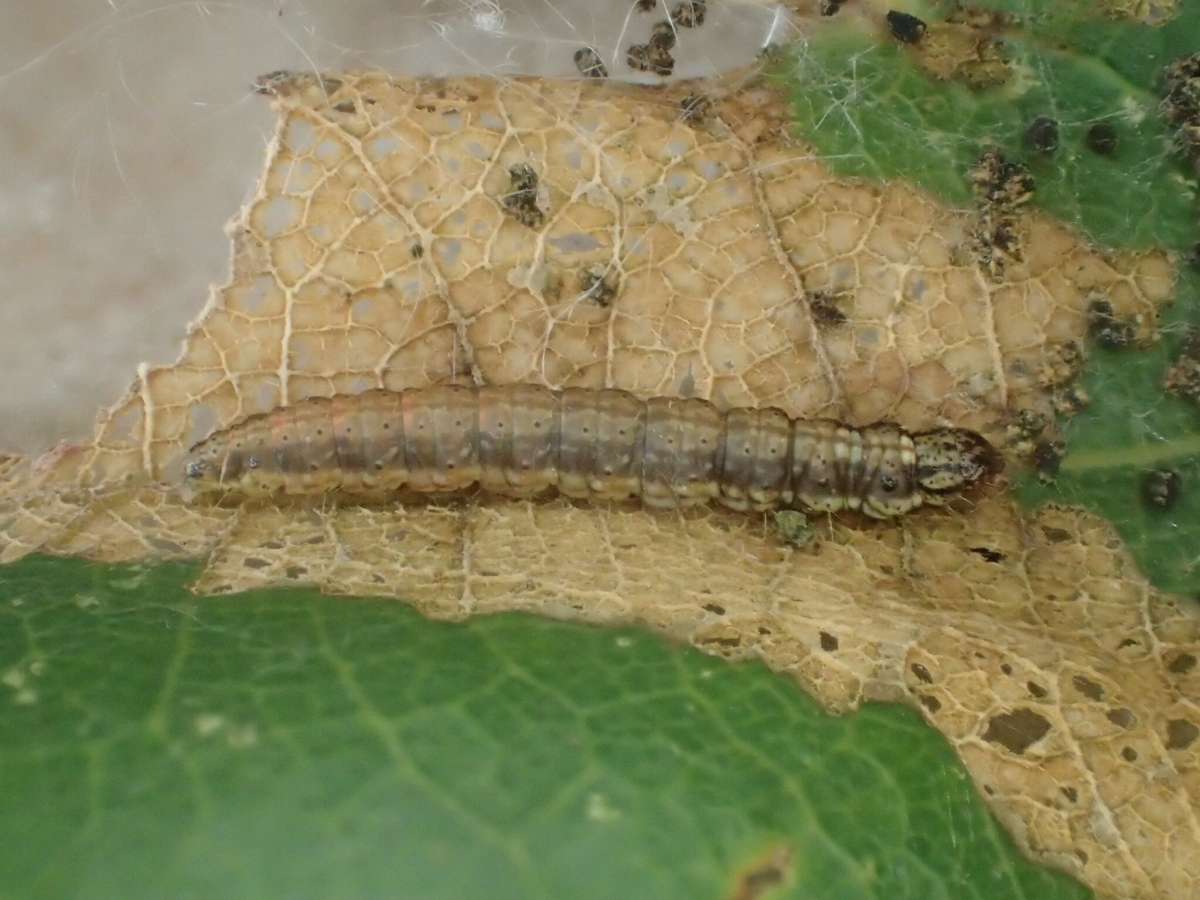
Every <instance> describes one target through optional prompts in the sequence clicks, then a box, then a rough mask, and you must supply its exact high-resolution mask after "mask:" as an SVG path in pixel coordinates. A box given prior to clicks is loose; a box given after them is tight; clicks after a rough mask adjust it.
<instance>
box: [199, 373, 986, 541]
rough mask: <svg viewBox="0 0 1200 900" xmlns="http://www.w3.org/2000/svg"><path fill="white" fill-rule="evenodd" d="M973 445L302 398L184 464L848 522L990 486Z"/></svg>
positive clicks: (628, 417)
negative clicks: (835, 517)
mask: <svg viewBox="0 0 1200 900" xmlns="http://www.w3.org/2000/svg"><path fill="white" fill-rule="evenodd" d="M999 468H1000V458H999V456H998V454H997V453H996V452H995V451H994V450H993V448H992V446H991V445H990V444H989V443H988V442H987V441H986V440H984V439H983V438H982V437H980V436H979V435H978V434H975V433H974V432H972V431H966V430H964V429H960V428H939V429H935V430H933V431H926V432H921V433H918V434H909V433H908V432H906V431H904V430H903V429H901V428H900V427H899V426H897V425H893V424H890V423H880V424H877V425H870V426H867V427H865V428H853V427H851V426H849V425H843V424H841V423H839V422H834V421H830V420H827V419H790V418H788V416H787V415H786V414H785V413H783V412H782V411H781V410H778V409H770V408H768V409H732V410H729V411H728V412H725V413H721V412H720V411H718V410H717V408H716V407H715V406H713V405H712V404H711V403H709V402H708V401H706V400H699V399H671V398H665V397H657V398H653V399H651V400H647V401H643V400H639V399H638V398H637V397H635V396H634V395H633V394H629V393H626V392H625V391H619V390H585V389H578V388H571V389H567V390H564V391H552V390H550V389H548V388H543V387H538V386H535V385H507V386H495V387H480V388H475V387H460V386H454V385H446V386H439V387H427V388H418V389H413V390H407V391H398V392H395V391H385V390H372V391H367V392H365V393H362V394H355V395H338V396H334V397H329V398H319V397H318V398H310V399H308V400H303V401H301V402H299V403H296V404H294V405H292V406H288V407H281V408H279V409H276V410H273V411H271V412H268V413H264V414H262V415H256V416H251V417H249V418H247V419H244V420H242V421H241V422H238V423H235V424H234V425H232V426H231V427H229V428H227V429H225V430H223V431H219V432H217V433H215V434H213V435H211V436H210V437H208V438H206V439H205V440H203V441H201V442H200V443H198V444H196V445H195V446H194V447H192V448H191V450H190V451H188V455H187V460H186V462H185V473H186V480H187V483H188V486H189V489H190V491H191V492H192V493H193V494H228V493H232V494H240V495H246V496H261V495H268V494H273V493H276V492H283V493H287V494H314V493H321V492H324V491H330V490H338V491H341V492H342V493H345V494H349V495H352V496H353V495H361V496H379V495H381V494H388V493H395V492H399V491H401V490H406V491H412V492H417V493H452V492H458V491H464V490H466V489H468V488H472V487H475V486H478V489H480V490H482V491H485V492H488V493H493V494H501V495H505V496H512V497H532V496H536V495H540V494H544V493H548V492H551V491H558V492H559V493H561V494H564V495H566V496H568V497H576V498H588V499H593V500H623V499H627V498H630V497H640V498H641V500H642V502H643V503H645V504H646V505H648V506H663V507H675V506H690V505H692V504H694V503H704V502H708V501H711V500H716V501H717V502H719V503H721V504H723V505H725V506H728V507H731V508H733V509H739V510H746V509H754V510H765V509H773V508H785V509H786V508H795V509H803V510H810V511H830V512H834V511H837V510H840V509H854V510H861V511H862V512H863V513H865V514H867V515H868V516H871V517H873V518H880V519H882V518H890V517H892V516H898V515H901V514H903V513H905V512H908V511H909V510H911V509H915V508H917V507H919V506H921V505H923V504H929V503H935V504H940V503H942V502H944V498H945V497H946V496H947V495H949V494H953V493H957V492H960V491H963V490H965V489H967V488H969V487H971V486H972V485H974V484H975V483H976V482H979V481H981V480H982V479H983V478H985V476H987V475H989V474H991V473H994V472H996V471H998V470H999Z"/></svg>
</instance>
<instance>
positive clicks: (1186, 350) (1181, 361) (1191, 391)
mask: <svg viewBox="0 0 1200 900" xmlns="http://www.w3.org/2000/svg"><path fill="white" fill-rule="evenodd" d="M1163 386H1164V387H1165V388H1166V389H1167V390H1168V391H1170V392H1171V393H1172V394H1174V395H1175V396H1176V397H1181V398H1182V399H1184V400H1187V401H1189V402H1190V403H1194V404H1196V405H1197V406H1200V329H1196V328H1190V329H1188V335H1187V337H1186V338H1185V339H1184V341H1183V346H1181V347H1180V348H1179V355H1178V356H1177V357H1176V358H1175V361H1174V362H1173V363H1172V364H1171V367H1170V368H1169V369H1167V375H1166V378H1164V379H1163Z"/></svg>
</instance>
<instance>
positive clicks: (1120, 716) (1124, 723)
mask: <svg viewBox="0 0 1200 900" xmlns="http://www.w3.org/2000/svg"><path fill="white" fill-rule="evenodd" d="M1105 716H1106V718H1107V719H1108V721H1110V722H1112V723H1113V724H1114V725H1116V726H1117V727H1118V728H1130V727H1132V726H1133V725H1134V723H1136V722H1137V716H1135V715H1134V714H1133V711H1132V710H1129V709H1127V708H1126V707H1124V706H1120V707H1117V708H1116V709H1110V710H1109V711H1108V712H1107V713H1105Z"/></svg>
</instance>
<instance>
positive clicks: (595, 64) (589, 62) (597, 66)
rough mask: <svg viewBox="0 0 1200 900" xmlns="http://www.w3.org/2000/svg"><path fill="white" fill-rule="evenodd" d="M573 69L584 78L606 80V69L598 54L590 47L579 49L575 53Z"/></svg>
mask: <svg viewBox="0 0 1200 900" xmlns="http://www.w3.org/2000/svg"><path fill="white" fill-rule="evenodd" d="M575 68H576V69H578V70H579V74H580V75H582V76H583V77H584V78H607V77H608V68H607V67H606V66H605V65H604V61H603V60H602V59H600V54H599V53H597V52H596V50H595V49H594V48H592V47H580V48H579V49H578V50H576V51H575Z"/></svg>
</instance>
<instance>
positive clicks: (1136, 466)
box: [1018, 276, 1200, 594]
mask: <svg viewBox="0 0 1200 900" xmlns="http://www.w3.org/2000/svg"><path fill="white" fill-rule="evenodd" d="M1178 307H1179V308H1178V309H1177V310H1176V311H1174V312H1173V313H1172V314H1171V316H1170V317H1169V318H1168V319H1167V322H1166V325H1165V329H1164V330H1165V334H1164V339H1163V341H1162V342H1161V343H1160V344H1158V345H1157V346H1156V347H1154V348H1153V349H1151V350H1148V351H1144V352H1141V353H1137V352H1133V353H1131V352H1126V351H1122V350H1103V349H1101V348H1095V349H1094V350H1093V351H1092V352H1093V354H1094V356H1093V359H1092V362H1091V364H1090V365H1089V366H1088V368H1087V370H1086V371H1085V373H1084V378H1083V385H1084V389H1085V390H1086V391H1087V393H1088V394H1089V396H1090V397H1091V398H1092V404H1091V406H1089V408H1088V409H1087V410H1085V411H1084V412H1082V413H1080V414H1079V415H1077V416H1075V417H1074V418H1073V419H1072V420H1071V421H1070V422H1068V423H1067V424H1066V440H1067V447H1068V451H1069V452H1068V453H1067V455H1066V456H1065V457H1064V458H1063V463H1062V467H1061V469H1060V470H1059V472H1058V474H1057V476H1056V477H1055V478H1054V480H1053V481H1051V482H1049V483H1044V482H1042V481H1041V480H1039V478H1038V477H1037V476H1036V475H1033V474H1032V473H1027V474H1025V475H1024V477H1022V478H1021V480H1020V482H1019V484H1018V496H1020V498H1021V499H1022V500H1023V501H1025V502H1026V503H1028V504H1030V505H1036V504H1039V503H1043V502H1048V501H1053V502H1056V503H1070V504H1076V505H1080V506H1086V507H1088V508H1089V509H1092V510H1093V511H1095V512H1097V513H1099V514H1100V515H1102V516H1104V517H1105V518H1107V519H1108V520H1109V521H1111V522H1112V523H1113V524H1114V525H1115V526H1116V527H1117V530H1118V531H1119V532H1120V533H1121V537H1122V538H1123V539H1124V541H1125V543H1126V544H1128V545H1129V549H1130V550H1131V551H1132V552H1133V554H1134V556H1135V557H1136V558H1137V560H1138V563H1139V565H1140V566H1141V568H1142V571H1144V572H1146V573H1148V574H1149V576H1150V578H1151V580H1152V581H1153V582H1154V583H1155V584H1156V585H1157V586H1158V587H1160V588H1163V589H1165V590H1168V591H1176V592H1179V593H1190V594H1200V410H1197V409H1196V407H1195V406H1194V405H1192V404H1190V403H1188V402H1185V401H1184V400H1182V399H1180V398H1178V397H1175V396H1172V395H1171V394H1168V393H1166V392H1165V391H1164V390H1163V388H1162V381H1163V375H1164V373H1165V372H1166V369H1167V367H1168V366H1169V365H1170V364H1171V361H1172V359H1173V358H1174V356H1175V354H1176V353H1177V352H1178V350H1179V346H1180V344H1182V342H1183V339H1184V334H1183V330H1182V329H1181V328H1180V327H1178V326H1179V325H1180V324H1181V320H1182V318H1183V315H1184V314H1185V313H1186V314H1189V315H1190V314H1194V312H1198V311H1200V278H1196V277H1195V276H1188V277H1187V278H1186V279H1185V280H1184V281H1183V282H1182V284H1181V288H1180V301H1179V303H1178ZM1154 471H1171V472H1175V473H1176V474H1177V475H1178V477H1179V479H1180V484H1181V485H1182V489H1181V490H1180V492H1179V496H1178V499H1177V500H1175V501H1174V503H1173V504H1172V505H1171V506H1170V507H1169V508H1165V509H1164V508H1160V507H1158V506H1156V505H1154V504H1152V503H1149V502H1147V501H1146V500H1145V498H1144V496H1143V494H1144V484H1145V481H1146V479H1147V478H1148V477H1149V476H1150V474H1151V473H1152V472H1154Z"/></svg>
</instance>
